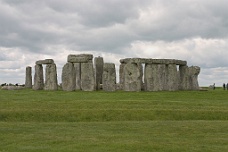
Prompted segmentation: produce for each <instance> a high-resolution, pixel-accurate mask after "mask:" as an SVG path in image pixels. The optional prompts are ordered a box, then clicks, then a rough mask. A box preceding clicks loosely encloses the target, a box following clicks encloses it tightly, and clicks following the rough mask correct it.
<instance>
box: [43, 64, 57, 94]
mask: <svg viewBox="0 0 228 152" xmlns="http://www.w3.org/2000/svg"><path fill="white" fill-rule="evenodd" d="M44 90H58V81H57V71H56V64H47V65H46V72H45V84H44Z"/></svg>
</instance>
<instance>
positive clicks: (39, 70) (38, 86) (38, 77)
mask: <svg viewBox="0 0 228 152" xmlns="http://www.w3.org/2000/svg"><path fill="white" fill-rule="evenodd" d="M43 89H44V76H43V66H42V65H38V64H37V65H35V75H34V85H33V90H43Z"/></svg>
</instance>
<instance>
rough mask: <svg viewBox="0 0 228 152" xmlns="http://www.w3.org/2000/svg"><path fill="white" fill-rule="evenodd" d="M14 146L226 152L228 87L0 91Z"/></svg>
mask: <svg viewBox="0 0 228 152" xmlns="http://www.w3.org/2000/svg"><path fill="white" fill-rule="evenodd" d="M14 151H23V152H26V151H28V152H30V151H32V152H40V151H53V152H54V151H64V152H65V151H93V152H94V151H118V152H119V151H148V152H149V151H180V152H183V151H199V152H201V151H209V152H217V151H228V91H223V90H222V89H221V88H219V89H217V88H216V90H209V91H177V92H166V91H164V92H122V91H118V92H103V91H98V92H82V91H78V92H64V91H33V90H9V91H7V90H0V152H14Z"/></svg>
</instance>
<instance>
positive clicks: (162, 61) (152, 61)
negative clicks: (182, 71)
mask: <svg viewBox="0 0 228 152" xmlns="http://www.w3.org/2000/svg"><path fill="white" fill-rule="evenodd" d="M144 61H145V63H149V64H167V65H168V64H176V65H187V62H186V61H182V60H175V59H145V60H144Z"/></svg>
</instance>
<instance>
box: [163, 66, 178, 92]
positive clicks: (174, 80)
mask: <svg viewBox="0 0 228 152" xmlns="http://www.w3.org/2000/svg"><path fill="white" fill-rule="evenodd" d="M166 68H167V71H166V73H167V79H166V80H167V81H166V82H167V90H168V91H177V90H178V89H179V80H178V72H177V66H176V64H168V65H167V66H166Z"/></svg>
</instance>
